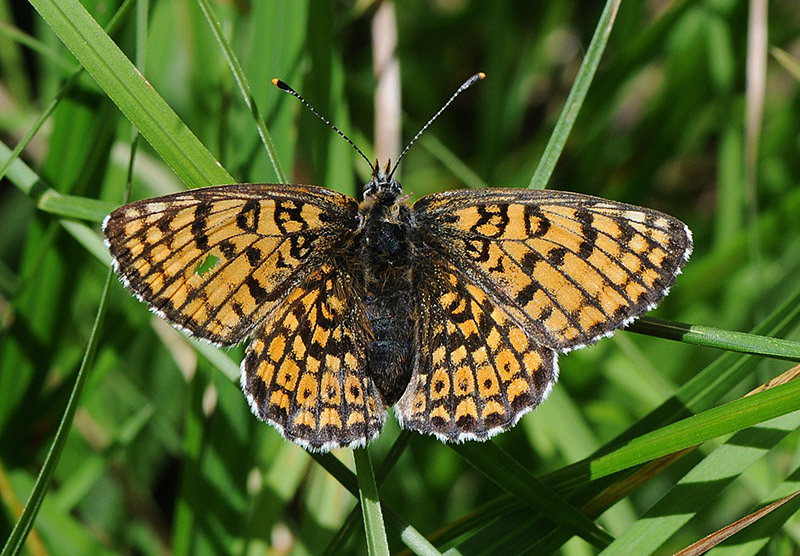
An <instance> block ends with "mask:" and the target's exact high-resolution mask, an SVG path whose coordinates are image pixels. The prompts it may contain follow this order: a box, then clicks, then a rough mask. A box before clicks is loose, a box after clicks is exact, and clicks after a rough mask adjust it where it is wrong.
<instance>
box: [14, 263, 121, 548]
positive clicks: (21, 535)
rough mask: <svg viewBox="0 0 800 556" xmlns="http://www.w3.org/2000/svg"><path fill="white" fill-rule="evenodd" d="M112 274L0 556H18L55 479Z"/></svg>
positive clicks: (93, 349) (82, 387) (82, 385)
mask: <svg viewBox="0 0 800 556" xmlns="http://www.w3.org/2000/svg"><path fill="white" fill-rule="evenodd" d="M112 274H113V273H112V271H111V269H110V268H109V270H108V273H107V274H106V281H105V285H104V286H103V293H102V295H101V297H100V304H99V306H98V307H97V314H96V316H95V319H94V324H93V325H92V332H91V335H90V336H89V342H88V343H87V344H86V349H85V350H84V353H83V359H82V360H81V365H80V368H79V369H78V373H77V375H76V376H75V384H74V385H73V387H72V391H71V392H70V395H69V400H68V401H67V406H66V408H65V409H64V414H63V415H62V416H61V422H60V423H59V424H58V429H57V430H56V434H55V437H54V438H53V443H52V444H51V445H50V449H49V450H48V452H47V457H46V458H45V460H44V464H43V465H42V469H41V470H40V471H39V476H38V477H37V478H36V483H35V484H34V486H33V490H32V491H31V494H30V496H29V498H28V501H27V503H26V504H25V509H24V510H23V512H22V515H21V516H20V518H19V519H18V520H17V522H16V523H15V524H14V529H13V530H12V531H11V535H10V536H9V537H8V540H7V541H6V544H5V546H4V547H3V551H2V552H0V556H12V555H14V556H16V555H17V554H19V553H20V552H21V551H22V547H23V545H24V543H25V539H26V538H27V537H28V533H30V530H31V528H32V527H33V523H34V521H35V520H36V516H37V514H38V513H39V508H40V507H41V505H42V500H44V497H45V495H46V494H47V488H48V486H49V485H50V480H51V479H52V477H53V473H54V472H55V470H56V466H57V465H58V460H59V458H60V457H61V452H62V451H63V450H64V445H65V443H66V441H67V436H68V435H69V431H70V429H71V427H72V421H73V419H74V418H75V412H76V411H77V410H78V404H79V403H80V400H81V395H82V394H83V390H84V388H85V386H86V381H87V379H88V377H89V369H90V368H91V366H92V363H93V362H94V355H95V352H96V351H97V344H98V339H99V334H98V332H99V331H100V327H101V326H102V324H103V317H104V316H105V311H106V300H107V299H108V288H109V285H110V284H111V277H112Z"/></svg>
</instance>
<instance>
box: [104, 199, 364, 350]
mask: <svg viewBox="0 0 800 556" xmlns="http://www.w3.org/2000/svg"><path fill="white" fill-rule="evenodd" d="M357 210H358V205H357V203H356V202H355V201H354V200H353V199H351V198H349V197H347V196H345V195H342V194H340V193H336V192H334V191H330V190H328V189H323V188H318V187H305V186H294V185H263V184H239V185H234V186H224V187H209V188H203V189H195V190H192V191H187V192H184V193H177V194H174V195H168V196H165V197H159V198H157V199H151V200H145V201H138V202H135V203H131V204H128V205H125V206H122V207H120V208H119V209H117V210H115V211H114V212H112V213H111V214H110V215H109V216H108V218H107V219H106V221H105V222H104V225H103V230H104V232H105V234H106V241H107V244H108V246H109V249H110V251H111V254H112V256H113V258H114V264H115V266H116V268H117V270H118V271H119V272H120V275H121V277H122V279H123V282H124V283H125V284H126V285H127V286H128V287H129V288H130V289H131V290H133V292H134V293H135V294H136V295H137V296H138V297H139V298H140V299H142V300H144V301H146V302H148V303H149V304H150V306H151V308H152V309H153V310H154V311H155V312H157V313H158V314H160V315H162V316H163V317H164V318H166V319H167V320H169V321H170V322H172V323H174V324H176V325H178V326H180V327H183V328H185V329H187V330H188V331H189V332H190V333H192V334H193V335H195V336H198V337H200V338H203V339H206V340H209V341H212V342H215V343H220V344H231V343H236V342H239V341H241V340H243V339H244V338H245V337H247V336H248V335H249V334H250V333H251V332H252V330H253V329H254V328H255V326H257V325H258V323H259V322H260V321H262V320H263V319H264V318H265V317H266V316H267V315H268V314H269V313H270V312H271V311H272V310H274V308H275V306H276V304H278V303H279V302H280V300H281V299H283V298H284V297H285V296H286V295H287V294H288V293H289V292H291V291H292V289H293V288H295V287H296V286H297V285H298V284H299V283H300V282H301V281H302V280H303V279H304V277H305V276H307V275H308V274H309V273H310V272H312V271H313V270H315V269H316V268H318V267H319V265H320V264H321V263H322V261H324V260H325V258H326V257H327V256H328V253H329V252H331V251H333V250H335V249H336V243H337V241H340V238H341V237H342V235H343V234H345V233H346V232H347V231H348V225H350V226H352V223H353V222H354V219H355V218H356V214H357Z"/></svg>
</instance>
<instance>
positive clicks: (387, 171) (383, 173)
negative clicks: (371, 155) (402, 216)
mask: <svg viewBox="0 0 800 556" xmlns="http://www.w3.org/2000/svg"><path fill="white" fill-rule="evenodd" d="M393 173H394V170H393V169H392V164H391V161H387V162H386V166H385V167H384V168H383V169H381V167H380V166H379V165H378V161H377V160H376V161H375V165H374V166H373V167H372V179H371V180H369V181H368V182H367V183H366V184H365V185H364V192H363V193H364V200H367V199H374V200H375V201H376V202H378V203H380V204H382V205H392V204H394V202H395V201H396V200H397V199H398V198H399V197H400V196H401V195H402V194H403V187H402V186H401V185H400V182H398V181H397V180H396V179H394V178H393V177H392V174H393Z"/></svg>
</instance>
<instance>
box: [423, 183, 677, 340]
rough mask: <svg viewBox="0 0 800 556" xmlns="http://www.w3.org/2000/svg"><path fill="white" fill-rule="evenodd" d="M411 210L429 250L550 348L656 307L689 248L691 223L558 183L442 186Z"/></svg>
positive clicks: (605, 331) (603, 332) (598, 334)
mask: <svg viewBox="0 0 800 556" xmlns="http://www.w3.org/2000/svg"><path fill="white" fill-rule="evenodd" d="M414 213H415V216H416V217H417V222H418V223H419V227H420V230H421V234H422V236H423V237H425V238H426V239H425V241H426V243H427V244H428V245H429V246H430V247H431V249H433V250H434V251H435V255H434V256H437V257H441V258H443V259H444V260H447V261H449V262H450V263H451V264H453V266H454V267H455V268H457V269H458V271H459V272H460V274H461V275H462V276H463V277H464V279H465V280H467V281H468V282H470V283H472V284H476V285H478V286H480V287H481V288H483V289H484V290H485V291H487V292H488V293H489V295H490V296H491V297H492V299H493V300H494V301H496V302H497V303H500V304H501V305H502V306H503V307H505V308H506V309H507V311H508V313H509V315H513V319H514V320H515V321H516V322H517V323H518V324H519V325H520V326H522V327H523V328H524V329H525V330H526V331H527V333H528V334H529V335H531V337H533V338H536V339H537V340H538V342H539V343H540V344H542V345H544V346H547V347H549V348H552V349H555V350H556V351H567V350H570V349H576V348H579V347H582V346H584V345H586V344H590V343H592V342H595V341H597V340H599V339H600V338H602V337H603V336H607V335H609V334H610V333H611V332H612V331H613V330H614V329H616V328H619V327H622V326H625V325H627V324H629V323H630V322H631V321H632V320H633V319H635V318H637V317H638V316H640V315H641V314H643V313H645V312H646V311H649V310H650V309H652V308H653V307H655V305H656V304H657V303H658V302H659V301H660V300H661V298H662V297H664V296H665V295H666V294H667V292H668V291H669V288H670V286H671V285H672V284H673V283H674V281H675V278H676V277H677V276H678V274H680V269H681V267H682V266H683V265H684V264H685V263H686V261H687V259H688V258H689V255H690V253H691V250H692V236H691V232H690V231H689V228H688V227H686V225H685V224H684V223H683V222H681V221H679V220H678V219H676V218H674V217H672V216H670V215H668V214H663V213H661V212H658V211H655V210H652V209H648V208H643V207H637V206H633V205H627V204H624V203H619V202H616V201H609V200H607V199H600V198H597V197H591V196H588V195H580V194H576V193H569V192H564V191H552V190H534V189H484V190H461V191H447V192H443V193H435V194H432V195H428V196H427V197H423V198H422V199H420V200H419V201H417V202H416V204H415V205H414Z"/></svg>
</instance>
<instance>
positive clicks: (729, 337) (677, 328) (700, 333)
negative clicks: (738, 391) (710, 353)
mask: <svg viewBox="0 0 800 556" xmlns="http://www.w3.org/2000/svg"><path fill="white" fill-rule="evenodd" d="M628 330H630V331H632V332H638V333H640V334H648V335H651V336H658V337H661V338H668V339H670V340H677V341H680V342H686V343H687V344H694V345H698V346H705V347H713V348H717V349H724V350H728V351H737V352H741V353H750V354H753V355H764V356H766V357H773V358H775V359H782V360H786V361H800V342H794V341H792V340H782V339H780V338H772V337H769V336H760V335H757V334H748V333H746V332H735V331H732V330H721V329H719V328H714V327H712V326H702V325H696V324H685V323H682V322H670V321H666V320H662V319H657V318H653V317H643V318H641V319H639V320H638V321H636V322H635V323H633V324H632V325H631V326H630V328H628Z"/></svg>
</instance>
